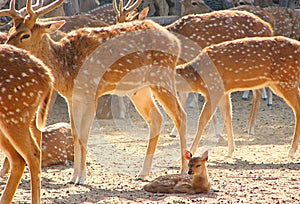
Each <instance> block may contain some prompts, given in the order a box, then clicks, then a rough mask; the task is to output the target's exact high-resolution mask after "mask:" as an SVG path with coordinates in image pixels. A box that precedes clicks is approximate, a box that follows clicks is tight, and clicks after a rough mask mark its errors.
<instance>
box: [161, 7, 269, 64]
mask: <svg viewBox="0 0 300 204" xmlns="http://www.w3.org/2000/svg"><path fill="white" fill-rule="evenodd" d="M166 28H167V29H168V30H169V31H171V32H173V33H176V35H177V37H179V39H181V41H182V42H184V43H182V45H183V46H182V52H181V53H182V54H181V56H180V63H183V62H188V61H190V60H192V59H193V58H194V57H196V56H197V55H198V54H199V52H200V50H201V49H203V48H204V47H206V46H209V45H212V44H217V43H220V42H224V41H229V40H234V39H239V38H244V37H253V36H262V37H264V36H272V35H273V30H272V28H271V26H270V24H269V23H267V22H265V21H263V20H262V19H260V18H258V17H257V16H255V15H254V14H251V13H249V12H246V11H229V10H224V11H215V12H212V13H207V14H197V15H188V16H185V17H182V18H181V19H179V20H177V21H176V22H174V23H173V24H171V25H169V26H167V27H166Z"/></svg>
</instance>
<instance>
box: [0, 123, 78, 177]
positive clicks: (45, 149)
mask: <svg viewBox="0 0 300 204" xmlns="http://www.w3.org/2000/svg"><path fill="white" fill-rule="evenodd" d="M41 150H42V164H41V165H42V167H48V166H52V165H58V164H65V163H66V162H68V161H72V162H73V161H74V145H73V137H72V133H71V126H70V125H69V124H68V123H55V124H52V125H49V126H47V127H45V128H44V130H43V131H42V149H41ZM9 168H10V165H9V161H8V159H7V158H5V160H4V162H3V164H2V169H1V171H0V176H1V177H3V176H4V175H5V174H7V173H8V171H9Z"/></svg>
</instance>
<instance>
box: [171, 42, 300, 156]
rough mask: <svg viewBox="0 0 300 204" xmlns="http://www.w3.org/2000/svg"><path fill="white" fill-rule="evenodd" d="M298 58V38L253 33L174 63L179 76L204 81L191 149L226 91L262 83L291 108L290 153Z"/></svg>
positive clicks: (299, 95)
mask: <svg viewBox="0 0 300 204" xmlns="http://www.w3.org/2000/svg"><path fill="white" fill-rule="evenodd" d="M299 59H300V42H298V41H296V40H293V39H290V38H286V37H260V38H259V37H256V38H255V37H254V38H244V39H239V40H234V41H228V42H224V43H220V44H216V45H211V46H208V47H206V48H204V49H203V50H202V52H201V53H200V54H199V55H198V56H197V57H196V58H195V59H194V60H193V61H191V62H189V63H186V64H184V65H181V66H178V67H177V70H181V73H182V74H181V76H182V77H183V78H186V77H189V78H190V77H193V78H195V79H197V80H196V83H197V84H200V83H202V84H205V85H204V86H202V87H201V90H200V91H201V93H202V95H203V96H204V97H205V99H206V102H205V104H204V106H203V108H202V112H201V115H200V117H199V124H198V130H197V134H196V137H195V140H194V142H193V144H192V146H191V152H192V153H194V152H195V151H196V149H197V147H198V144H199V141H200V138H201V135H202V133H203V130H204V128H205V126H206V125H207V123H208V121H209V120H210V119H211V117H212V115H213V114H214V112H215V110H216V108H217V106H218V105H219V104H220V101H221V100H222V99H224V98H225V97H226V95H228V94H230V93H231V92H234V91H242V90H245V89H259V88H261V87H264V86H266V87H269V88H270V89H271V90H272V91H273V92H274V93H275V94H276V95H278V96H280V97H282V98H283V99H284V101H285V102H286V103H287V104H288V105H289V106H290V107H291V108H292V110H293V112H294V115H295V130H294V136H293V141H292V145H291V148H290V150H289V156H290V157H294V156H295V153H296V151H297V149H298V142H299V135H300V90H299V82H300V63H299ZM179 73H180V71H179ZM187 73H188V74H187ZM199 88H200V87H199ZM229 102H230V101H229Z"/></svg>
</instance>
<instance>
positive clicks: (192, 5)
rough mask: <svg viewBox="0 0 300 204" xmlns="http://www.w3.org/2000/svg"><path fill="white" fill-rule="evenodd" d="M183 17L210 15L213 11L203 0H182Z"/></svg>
mask: <svg viewBox="0 0 300 204" xmlns="http://www.w3.org/2000/svg"><path fill="white" fill-rule="evenodd" d="M181 2H182V7H181V15H182V16H185V15H188V14H195V13H208V12H211V11H212V9H211V8H210V7H209V6H208V5H206V4H205V2H204V1H203V0H182V1H181Z"/></svg>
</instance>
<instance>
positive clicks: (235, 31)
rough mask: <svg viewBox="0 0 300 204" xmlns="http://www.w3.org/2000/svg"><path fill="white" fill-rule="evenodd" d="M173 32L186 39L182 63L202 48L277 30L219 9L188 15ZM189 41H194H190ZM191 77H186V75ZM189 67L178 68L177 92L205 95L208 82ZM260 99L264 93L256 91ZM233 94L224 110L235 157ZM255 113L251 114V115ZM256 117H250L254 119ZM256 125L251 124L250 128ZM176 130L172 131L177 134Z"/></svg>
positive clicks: (247, 16) (239, 13) (254, 18)
mask: <svg viewBox="0 0 300 204" xmlns="http://www.w3.org/2000/svg"><path fill="white" fill-rule="evenodd" d="M166 28H167V29H168V30H169V31H171V32H173V33H176V35H177V36H178V37H179V38H180V39H182V40H181V41H182V42H185V43H183V46H182V54H181V57H180V62H179V64H181V63H183V62H188V61H190V60H192V59H193V58H195V57H196V55H197V54H198V53H199V52H200V50H201V48H204V47H206V46H209V45H212V44H217V43H220V42H224V41H229V40H233V39H239V38H244V37H254V36H261V37H267V36H272V35H273V31H272V28H271V26H270V25H269V24H268V23H266V22H265V21H263V20H261V19H260V18H258V17H257V16H255V15H253V14H251V13H248V12H244V11H229V10H224V11H215V12H212V13H207V14H198V15H189V16H185V17H183V18H181V19H179V20H177V21H176V22H174V23H173V24H171V25H169V26H167V27H166ZM187 42H190V43H189V44H187ZM184 74H185V75H187V77H184V78H182V77H181V76H182V75H184ZM190 74H191V73H190V72H186V70H184V71H183V70H177V77H176V81H177V85H176V88H177V91H179V92H185V93H188V92H195V93H200V94H202V92H201V90H202V87H203V86H204V85H205V84H203V83H199V81H197V78H194V76H193V75H190ZM255 92H256V93H257V95H258V98H260V95H261V92H260V91H259V90H257V91H255ZM229 100H230V97H229V95H228V96H226V97H225V101H224V102H223V103H222V104H225V106H220V108H221V109H220V110H221V113H222V115H223V118H224V120H225V126H226V132H227V137H228V146H229V152H228V156H229V157H232V153H233V151H234V142H233V130H232V124H231V120H232V116H231V106H230V102H229ZM255 102H256V103H254V104H253V107H252V110H253V109H255V108H254V107H258V104H259V100H256V101H255ZM250 116H251V115H250ZM252 120H253V119H249V121H252ZM250 128H252V127H249V129H250ZM174 130H175V129H173V131H172V133H171V134H175V133H174Z"/></svg>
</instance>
